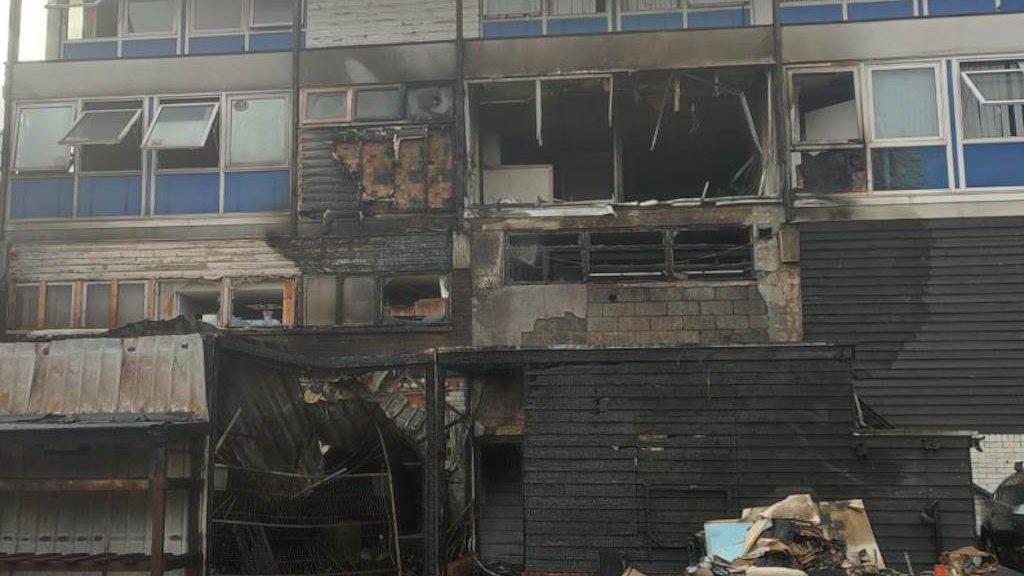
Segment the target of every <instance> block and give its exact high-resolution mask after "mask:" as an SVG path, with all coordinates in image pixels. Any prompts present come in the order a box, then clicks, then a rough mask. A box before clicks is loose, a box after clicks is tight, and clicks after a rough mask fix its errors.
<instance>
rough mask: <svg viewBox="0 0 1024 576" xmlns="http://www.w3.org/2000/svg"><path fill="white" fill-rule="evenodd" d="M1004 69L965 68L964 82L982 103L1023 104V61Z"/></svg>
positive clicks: (963, 73) (962, 75)
mask: <svg viewBox="0 0 1024 576" xmlns="http://www.w3.org/2000/svg"><path fill="white" fill-rule="evenodd" d="M1016 64H1017V67H1016V68H1006V69H1005V70H965V71H963V72H961V73H960V75H961V77H962V78H963V80H964V84H966V85H967V87H968V88H970V89H971V92H973V93H974V97H975V98H977V99H978V101H979V102H981V103H982V104H1024V62H1017V63H1016Z"/></svg>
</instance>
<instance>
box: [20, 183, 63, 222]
mask: <svg viewBox="0 0 1024 576" xmlns="http://www.w3.org/2000/svg"><path fill="white" fill-rule="evenodd" d="M73 188H74V184H73V181H72V179H71V178H14V179H13V180H11V218H12V219H14V220H19V219H24V218H70V217H71V203H72V196H73V192H72V190H73Z"/></svg>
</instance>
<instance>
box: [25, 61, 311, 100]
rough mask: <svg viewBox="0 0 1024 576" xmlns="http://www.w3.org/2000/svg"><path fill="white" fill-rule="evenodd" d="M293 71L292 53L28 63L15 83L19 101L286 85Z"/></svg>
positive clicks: (279, 86)
mask: <svg viewBox="0 0 1024 576" xmlns="http://www.w3.org/2000/svg"><path fill="white" fill-rule="evenodd" d="M291 70H292V64H291V53H289V52H274V53H263V54H227V55H218V56H176V57H168V58H132V59H123V60H88V61H78V62H24V63H20V64H16V65H15V67H14V86H13V88H14V98H15V99H16V100H27V99H44V98H45V99H52V98H69V97H76V96H135V95H156V94H188V93H197V92H224V91H228V92H233V91H249V90H287V89H289V88H290V87H291Z"/></svg>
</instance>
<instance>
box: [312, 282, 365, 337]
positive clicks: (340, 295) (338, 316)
mask: <svg viewBox="0 0 1024 576" xmlns="http://www.w3.org/2000/svg"><path fill="white" fill-rule="evenodd" d="M376 310H377V279H376V278H374V277H372V276H366V277H360V276H352V277H346V278H340V279H339V278H337V277H335V276H307V277H306V281H305V315H304V319H305V324H306V325H307V326H336V325H342V326H362V325H369V324H374V323H375V322H376V319H377V314H376Z"/></svg>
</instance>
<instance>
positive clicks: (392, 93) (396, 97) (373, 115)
mask: <svg viewBox="0 0 1024 576" xmlns="http://www.w3.org/2000/svg"><path fill="white" fill-rule="evenodd" d="M401 117H402V91H401V90H399V89H397V88H385V89H381V90H359V91H358V92H356V120H397V119H399V118H401Z"/></svg>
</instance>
